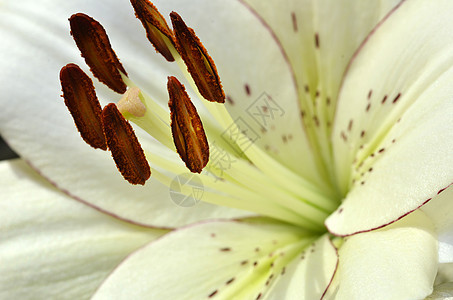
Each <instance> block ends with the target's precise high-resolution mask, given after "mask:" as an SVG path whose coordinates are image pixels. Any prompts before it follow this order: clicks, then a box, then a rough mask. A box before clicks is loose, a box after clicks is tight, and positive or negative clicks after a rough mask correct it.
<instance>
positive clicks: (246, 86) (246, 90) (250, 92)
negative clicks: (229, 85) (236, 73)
mask: <svg viewBox="0 0 453 300" xmlns="http://www.w3.org/2000/svg"><path fill="white" fill-rule="evenodd" d="M244 88H245V93H246V94H247V96H250V95H251V94H252V91H251V90H250V86H249V85H248V84H247V83H246V84H245V85H244Z"/></svg>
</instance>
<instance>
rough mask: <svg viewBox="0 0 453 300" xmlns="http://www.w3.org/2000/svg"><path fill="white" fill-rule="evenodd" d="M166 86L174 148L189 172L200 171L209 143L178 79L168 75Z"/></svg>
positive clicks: (206, 158) (205, 162) (204, 162)
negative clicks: (168, 96)
mask: <svg viewBox="0 0 453 300" xmlns="http://www.w3.org/2000/svg"><path fill="white" fill-rule="evenodd" d="M167 88H168V93H169V95H170V101H169V102H168V106H169V107H170V117H171V131H172V135H173V141H174V143H175V146H176V150H177V151H178V153H179V155H180V156H181V159H182V160H183V161H184V162H185V163H186V166H187V168H188V169H189V170H190V171H191V172H194V173H201V171H202V170H203V168H204V167H205V166H206V164H207V163H208V160H209V145H208V140H207V138H206V134H205V132H204V129H203V124H202V123H201V119H200V116H199V115H198V113H197V109H196V108H195V106H194V105H193V104H192V102H191V101H190V99H189V95H187V92H186V90H185V88H184V86H183V85H182V84H181V83H180V82H179V81H178V79H176V78H175V77H168V84H167Z"/></svg>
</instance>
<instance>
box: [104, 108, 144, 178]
mask: <svg viewBox="0 0 453 300" xmlns="http://www.w3.org/2000/svg"><path fill="white" fill-rule="evenodd" d="M102 122H103V125H104V133H105V136H106V138H107V144H108V146H109V148H110V151H111V152H112V156H113V160H114V161H115V163H116V166H117V168H118V170H119V171H120V172H121V174H122V175H123V177H124V178H125V179H126V180H127V181H129V182H130V183H132V184H142V185H143V184H145V182H146V180H148V178H149V177H150V176H151V170H150V167H149V165H148V161H147V160H146V157H145V154H144V153H143V149H142V147H141V146H140V143H139V142H138V139H137V137H136V136H135V133H134V130H133V129H132V126H131V125H130V124H129V122H127V121H126V119H124V117H123V115H121V113H120V112H119V110H118V108H117V107H116V105H115V104H113V103H110V104H108V105H107V106H106V107H104V110H103V111H102Z"/></svg>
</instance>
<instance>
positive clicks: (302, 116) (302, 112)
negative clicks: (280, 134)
mask: <svg viewBox="0 0 453 300" xmlns="http://www.w3.org/2000/svg"><path fill="white" fill-rule="evenodd" d="M305 114H306V113H305V111H304V110H302V111H301V112H300V117H301V118H302V119H303V118H305Z"/></svg>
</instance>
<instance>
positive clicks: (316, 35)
mask: <svg viewBox="0 0 453 300" xmlns="http://www.w3.org/2000/svg"><path fill="white" fill-rule="evenodd" d="M315 47H316V49H319V34H318V33H315Z"/></svg>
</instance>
